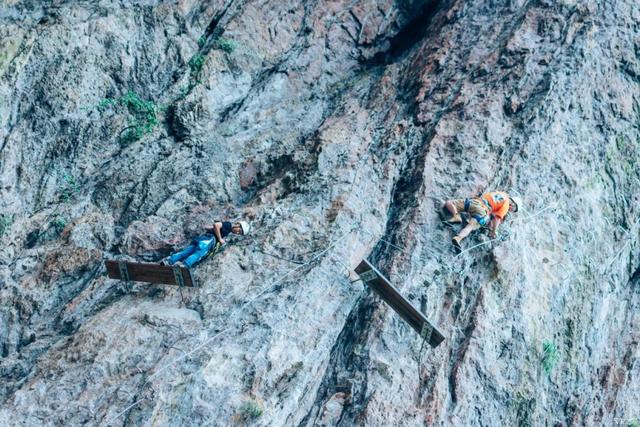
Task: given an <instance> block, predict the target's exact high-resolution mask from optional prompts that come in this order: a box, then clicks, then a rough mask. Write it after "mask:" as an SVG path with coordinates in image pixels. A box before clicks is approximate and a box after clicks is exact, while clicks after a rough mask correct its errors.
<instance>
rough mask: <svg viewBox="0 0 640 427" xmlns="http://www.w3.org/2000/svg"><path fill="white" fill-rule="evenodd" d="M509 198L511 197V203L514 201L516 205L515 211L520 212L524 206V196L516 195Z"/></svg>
mask: <svg viewBox="0 0 640 427" xmlns="http://www.w3.org/2000/svg"><path fill="white" fill-rule="evenodd" d="M509 199H511V203H513V204H514V205H515V206H514V207H515V210H514V212H518V211H519V210H521V209H522V208H523V204H522V198H520V197H516V196H509Z"/></svg>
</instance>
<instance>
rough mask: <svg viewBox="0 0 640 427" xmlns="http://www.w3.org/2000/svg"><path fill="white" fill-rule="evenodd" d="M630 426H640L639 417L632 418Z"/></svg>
mask: <svg viewBox="0 0 640 427" xmlns="http://www.w3.org/2000/svg"><path fill="white" fill-rule="evenodd" d="M627 426H628V427H640V420H638V419H637V418H632V419H630V420H629V423H628V424H627Z"/></svg>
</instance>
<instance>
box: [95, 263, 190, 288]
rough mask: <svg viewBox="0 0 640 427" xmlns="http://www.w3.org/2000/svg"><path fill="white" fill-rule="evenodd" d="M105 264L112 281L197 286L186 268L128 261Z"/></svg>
mask: <svg viewBox="0 0 640 427" xmlns="http://www.w3.org/2000/svg"><path fill="white" fill-rule="evenodd" d="M104 264H105V266H106V267H107V274H108V275H109V277H110V278H111V279H118V280H125V281H128V282H129V281H131V282H147V283H157V284H162V285H175V286H190V287H193V286H195V284H194V283H193V280H192V279H191V272H190V271H189V269H188V268H184V267H170V266H165V265H159V264H149V263H139V262H126V261H105V263H104Z"/></svg>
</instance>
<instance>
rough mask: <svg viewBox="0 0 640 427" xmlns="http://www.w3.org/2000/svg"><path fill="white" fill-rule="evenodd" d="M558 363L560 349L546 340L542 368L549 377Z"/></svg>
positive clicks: (543, 348) (543, 345)
mask: <svg viewBox="0 0 640 427" xmlns="http://www.w3.org/2000/svg"><path fill="white" fill-rule="evenodd" d="M557 361H558V349H557V348H556V345H555V344H554V343H552V342H551V341H547V340H545V341H544V342H543V343H542V368H543V369H544V371H545V372H546V373H547V375H551V371H552V370H553V368H554V366H555V365H556V362H557Z"/></svg>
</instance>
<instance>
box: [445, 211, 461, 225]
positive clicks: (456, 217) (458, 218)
mask: <svg viewBox="0 0 640 427" xmlns="http://www.w3.org/2000/svg"><path fill="white" fill-rule="evenodd" d="M443 222H444V223H446V224H460V223H462V217H461V216H460V214H459V213H458V214H455V215H454V216H452V217H451V218H449V219H446V220H444V221H443Z"/></svg>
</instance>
